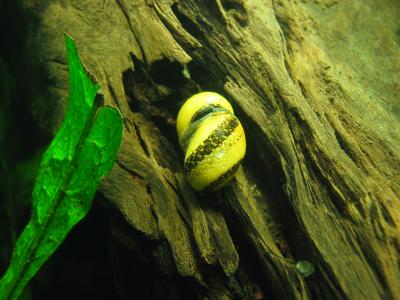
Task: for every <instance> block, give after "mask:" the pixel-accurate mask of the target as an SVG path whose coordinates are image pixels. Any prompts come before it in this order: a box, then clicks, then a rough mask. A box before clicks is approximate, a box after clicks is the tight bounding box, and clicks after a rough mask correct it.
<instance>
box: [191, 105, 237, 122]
mask: <svg viewBox="0 0 400 300" xmlns="http://www.w3.org/2000/svg"><path fill="white" fill-rule="evenodd" d="M216 111H226V112H228V113H230V112H229V110H227V109H226V108H224V107H222V106H221V105H218V104H207V105H205V106H203V107H202V108H200V109H199V110H198V111H197V112H196V113H195V114H194V115H193V117H192V119H191V120H190V123H189V124H192V123H193V122H196V121H197V120H200V119H201V118H203V117H205V116H207V115H208V114H211V113H213V112H216Z"/></svg>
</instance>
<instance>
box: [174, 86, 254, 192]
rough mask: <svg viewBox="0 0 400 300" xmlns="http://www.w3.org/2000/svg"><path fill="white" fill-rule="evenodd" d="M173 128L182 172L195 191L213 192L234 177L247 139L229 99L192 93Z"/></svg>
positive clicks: (211, 94) (203, 93) (213, 94)
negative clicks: (177, 138) (180, 150)
mask: <svg viewBox="0 0 400 300" xmlns="http://www.w3.org/2000/svg"><path fill="white" fill-rule="evenodd" d="M176 129H177V132H178V136H179V143H180V146H181V148H182V150H183V152H184V153H185V160H184V171H185V174H186V177H187V180H188V182H189V183H190V185H191V186H192V187H193V188H194V189H195V190H196V191H215V190H217V189H219V188H221V187H222V186H224V185H225V184H226V183H227V182H229V181H230V180H231V179H232V178H233V177H234V176H235V173H236V171H237V169H238V168H239V164H240V161H241V160H242V159H243V157H244V154H245V152H246V138H245V135H244V130H243V127H242V124H240V121H239V120H238V118H236V117H235V115H234V114H233V109H232V106H231V105H230V103H229V102H228V100H226V99H225V98H224V97H222V96H221V95H219V94H217V93H214V92H202V93H198V94H195V95H194V96H192V97H190V98H189V99H188V100H186V102H185V103H184V104H183V106H182V107H181V109H180V111H179V113H178V118H177V121H176Z"/></svg>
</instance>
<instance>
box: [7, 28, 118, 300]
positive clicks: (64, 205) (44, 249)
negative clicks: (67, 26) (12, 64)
mask: <svg viewBox="0 0 400 300" xmlns="http://www.w3.org/2000/svg"><path fill="white" fill-rule="evenodd" d="M66 45H67V58H68V66H69V81H70V91H69V97H68V108H67V112H66V115H65V117H64V121H63V124H62V125H61V128H60V129H59V131H58V132H57V134H56V136H55V138H54V139H53V141H52V142H51V144H50V146H49V148H48V149H47V151H46V152H45V154H44V155H43V159H42V162H41V164H40V168H39V172H38V175H37V178H36V183H35V187H34V190H33V194H32V198H33V199H32V200H33V210H32V215H31V219H30V221H29V223H28V225H27V226H26V227H25V229H24V230H23V232H22V234H21V236H20V237H19V239H18V241H17V243H16V246H15V249H14V252H13V256H12V259H11V263H10V266H9V268H8V269H7V271H6V273H5V275H4V276H3V278H2V279H1V280H0V299H16V298H17V297H18V296H19V294H20V293H21V292H22V291H23V289H24V287H25V285H26V284H27V283H28V281H29V280H30V279H31V278H32V277H33V276H34V275H35V273H36V272H37V271H38V270H39V268H40V267H41V265H42V264H43V263H44V262H45V261H46V260H47V259H48V258H49V257H50V255H51V254H52V253H53V252H54V251H55V250H56V249H57V248H58V246H59V245H60V244H61V243H62V241H63V240H64V239H65V237H66V235H67V234H68V232H69V231H70V230H71V229H72V227H73V226H75V225H76V224H77V223H78V222H79V221H80V220H81V219H82V218H83V217H84V216H85V215H86V213H87V212H88V211H89V208H90V207H91V204H92V200H93V197H94V194H95V192H96V188H97V185H98V183H99V181H100V179H101V177H102V176H104V175H106V174H107V172H108V171H109V170H110V169H111V167H112V166H113V164H114V162H115V159H116V155H117V151H118V149H119V145H120V142H121V137H122V118H121V116H120V114H119V113H118V111H117V110H116V109H114V108H112V107H107V106H106V107H101V108H100V107H99V106H100V101H99V99H100V98H101V96H100V95H99V94H98V92H99V89H100V87H99V85H98V84H97V83H96V82H94V81H92V80H91V79H90V78H89V76H88V73H87V71H86V69H85V67H84V66H83V64H82V62H81V61H80V59H79V56H78V52H77V49H76V46H75V43H74V41H73V40H72V38H70V37H69V36H67V35H66Z"/></svg>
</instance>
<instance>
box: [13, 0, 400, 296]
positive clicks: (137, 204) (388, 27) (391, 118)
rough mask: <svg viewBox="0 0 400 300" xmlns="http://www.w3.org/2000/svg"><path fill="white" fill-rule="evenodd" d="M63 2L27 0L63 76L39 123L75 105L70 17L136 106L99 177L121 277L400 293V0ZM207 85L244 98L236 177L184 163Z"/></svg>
mask: <svg viewBox="0 0 400 300" xmlns="http://www.w3.org/2000/svg"><path fill="white" fill-rule="evenodd" d="M47 2H48V3H45V1H38V0H23V1H21V5H22V8H23V10H24V13H25V15H26V16H27V20H31V21H30V22H31V23H30V27H29V28H30V30H29V41H28V44H27V47H29V48H30V49H37V50H35V51H34V52H33V53H35V54H34V55H32V56H31V57H30V59H31V61H32V63H33V64H34V65H35V66H36V67H37V69H38V70H40V72H43V73H44V74H46V76H47V81H46V85H45V87H46V88H45V89H44V90H41V91H38V92H37V95H36V97H35V101H34V103H33V111H34V114H35V116H36V119H37V120H38V123H39V124H40V125H41V126H42V128H43V130H48V131H49V132H50V133H51V132H54V130H55V129H56V128H57V126H58V124H59V123H60V122H61V120H62V114H63V110H64V107H65V102H66V95H67V69H66V64H65V63H66V62H65V50H64V41H63V35H62V32H63V31H65V32H68V33H69V34H70V35H71V36H72V37H73V38H74V39H75V41H76V43H77V46H78V49H79V51H80V53H81V54H82V56H83V59H84V61H85V62H86V65H87V67H88V68H89V69H90V70H91V71H92V73H93V74H94V75H95V76H96V77H97V78H98V80H99V82H100V83H101V85H102V87H103V93H104V96H105V100H106V103H107V104H111V105H114V106H117V107H118V108H119V109H120V112H121V113H122V114H123V116H124V118H125V130H124V137H123V143H122V147H121V150H120V152H119V155H118V161H117V163H116V165H115V167H114V168H113V170H112V172H111V173H110V175H109V176H108V177H107V178H105V180H104V181H103V183H102V185H101V187H100V192H101V194H102V195H103V196H104V197H105V198H106V199H107V200H108V201H109V202H110V203H111V204H112V207H113V208H115V212H114V215H115V222H114V223H113V236H114V240H115V241H114V243H113V244H114V246H113V247H112V248H111V249H112V251H113V252H114V254H113V255H114V256H115V272H116V282H117V284H118V286H119V291H120V293H121V295H123V296H124V297H125V298H127V299H130V298H132V297H133V295H134V294H135V291H134V290H130V289H129V282H128V281H127V278H126V277H124V276H126V275H122V274H134V273H135V272H136V273H137V272H142V273H143V274H144V275H143V276H144V278H150V279H149V280H150V281H151V280H153V281H154V283H153V286H155V290H154V291H148V293H149V297H150V298H151V297H163V298H172V299H179V298H182V299H184V298H187V295H189V294H190V295H195V296H197V297H198V298H200V299H202V298H205V297H209V298H210V299H233V298H234V297H237V298H239V299H242V298H247V299H263V298H265V299H271V298H276V299H309V298H313V299H332V298H336V299H341V298H347V299H395V298H398V297H399V295H400V253H399V252H400V176H399V174H400V131H399V128H400V126H399V118H400V106H399V96H400V86H399V71H400V50H399V47H400V46H399V45H400V38H399V28H400V27H399V26H400V23H399V20H400V4H399V2H398V1H396V0H382V1H373V0H367V1H364V0H359V1H335V0H314V1H311V0H310V1H305V0H304V1H290V0H276V1H261V0H252V1H251V0H210V1H204V0H185V1H183V0H182V1H179V0H175V1H173V0H170V1H169V0H131V1H128V0H110V1H97V0H90V1H89V0H85V1H61V0H57V1H47ZM33 20H34V21H33ZM184 70H185V71H184ZM183 71H184V72H183ZM203 90H212V91H216V92H219V93H221V94H223V95H225V96H226V97H227V98H228V99H229V100H230V101H231V102H232V104H233V106H234V109H235V114H236V115H237V116H238V117H239V119H240V120H241V121H242V123H243V126H244V128H245V132H246V136H247V141H248V152H247V155H246V158H245V160H244V162H243V164H242V167H241V168H240V170H239V173H238V176H237V178H236V180H235V181H234V183H233V184H232V185H229V186H228V187H226V188H225V189H224V190H222V191H221V192H219V193H215V194H212V195H207V196H199V195H196V194H195V193H194V192H193V191H192V190H191V188H190V187H189V186H188V184H187V183H186V181H185V179H184V177H183V175H182V161H183V158H182V153H181V152H180V149H179V144H178V140H177V136H176V132H175V127H174V126H175V123H174V122H175V117H176V114H177V112H178V109H179V106H180V105H181V104H182V102H183V101H184V100H185V99H186V98H187V97H188V96H190V95H191V94H193V93H196V92H198V91H203ZM49 129H50V130H49ZM118 216H123V218H120V219H119V218H118ZM122 220H123V221H122ZM121 253H125V256H124V257H128V258H127V260H128V261H129V259H131V260H132V261H134V262H135V263H131V264H130V263H129V262H128V263H126V261H125V262H124V261H121V259H120V258H121V257H122V254H121ZM299 260H308V261H310V262H312V263H313V264H314V266H315V272H314V274H313V275H311V276H310V277H308V278H305V277H304V276H303V275H302V274H301V273H300V272H299V271H298V270H297V269H296V267H295V264H296V263H297V262H298V261H299ZM131 265H133V268H134V266H135V265H136V266H138V265H140V266H143V269H139V270H128V269H129V266H131ZM130 272H131V273H130ZM127 282H128V283H127ZM110 284H113V283H110ZM157 289H158V290H157Z"/></svg>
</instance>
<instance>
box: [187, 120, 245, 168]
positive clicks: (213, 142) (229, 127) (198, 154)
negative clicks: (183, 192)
mask: <svg viewBox="0 0 400 300" xmlns="http://www.w3.org/2000/svg"><path fill="white" fill-rule="evenodd" d="M228 116H230V117H228V118H227V119H226V120H224V121H223V122H222V123H221V124H220V125H219V126H218V127H217V128H216V129H215V130H213V131H212V132H211V134H210V135H209V136H208V137H207V138H206V139H205V140H204V141H203V143H202V144H200V145H199V146H198V147H197V148H196V150H194V151H193V153H192V154H191V155H190V156H189V157H188V158H187V160H186V161H185V166H184V169H185V172H186V174H188V173H189V172H190V171H191V170H193V169H194V168H195V167H196V166H197V165H198V164H199V162H201V161H202V160H203V158H204V157H205V156H206V155H209V154H211V152H212V151H213V150H215V149H217V148H218V147H219V146H220V145H221V144H222V143H223V142H224V141H225V140H226V139H227V138H228V137H229V135H230V134H231V133H232V132H233V131H234V130H235V128H236V127H237V126H238V125H239V120H238V119H237V118H236V117H235V116H234V115H231V114H228Z"/></svg>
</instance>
